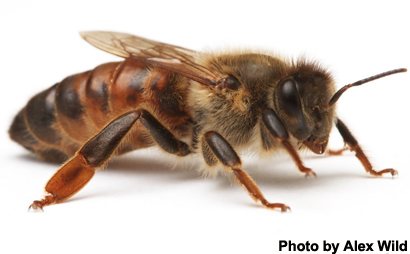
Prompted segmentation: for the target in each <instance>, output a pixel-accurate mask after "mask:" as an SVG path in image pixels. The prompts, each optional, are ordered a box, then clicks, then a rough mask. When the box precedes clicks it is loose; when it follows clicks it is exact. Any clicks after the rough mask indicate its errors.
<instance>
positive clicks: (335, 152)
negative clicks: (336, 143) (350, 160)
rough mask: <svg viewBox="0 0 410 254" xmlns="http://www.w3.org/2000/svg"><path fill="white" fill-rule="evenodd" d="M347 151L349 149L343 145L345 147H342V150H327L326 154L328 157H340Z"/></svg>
mask: <svg viewBox="0 0 410 254" xmlns="http://www.w3.org/2000/svg"><path fill="white" fill-rule="evenodd" d="M348 150H350V148H349V147H348V146H347V144H345V145H344V146H343V148H342V149H339V150H331V149H329V150H328V151H327V154H328V155H330V156H339V155H342V154H343V153H344V152H345V151H348Z"/></svg>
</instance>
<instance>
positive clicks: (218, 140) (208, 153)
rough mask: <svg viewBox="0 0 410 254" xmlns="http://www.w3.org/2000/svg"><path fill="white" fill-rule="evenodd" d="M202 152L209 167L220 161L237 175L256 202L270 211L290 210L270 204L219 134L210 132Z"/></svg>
mask: <svg viewBox="0 0 410 254" xmlns="http://www.w3.org/2000/svg"><path fill="white" fill-rule="evenodd" d="M202 150H203V151H202V152H203V156H204V159H205V161H206V163H207V164H208V165H209V166H213V165H216V164H217V163H218V161H219V162H220V163H222V164H223V165H224V166H225V167H226V168H227V169H228V170H231V172H232V173H233V174H234V175H235V179H236V180H237V182H238V183H239V184H240V185H241V186H242V187H244V188H245V189H246V190H247V192H248V194H249V195H250V196H251V197H252V198H253V200H255V201H260V202H261V203H262V205H263V206H264V207H266V208H269V209H275V208H279V209H280V210H281V211H282V212H286V211H287V210H290V207H289V206H287V205H285V204H282V203H270V202H268V201H267V200H266V198H265V197H264V196H263V194H262V192H261V191H260V190H259V188H258V186H257V185H256V183H255V182H254V181H253V180H252V178H251V177H250V176H249V175H248V174H247V173H246V172H245V171H243V170H242V169H241V160H240V159H239V157H238V155H237V154H236V152H235V151H234V150H233V148H232V146H231V145H230V144H229V143H228V142H227V141H226V140H225V139H224V138H223V137H222V136H221V135H220V134H218V133H216V132H213V131H209V132H207V133H206V134H205V135H204V138H203V140H202Z"/></svg>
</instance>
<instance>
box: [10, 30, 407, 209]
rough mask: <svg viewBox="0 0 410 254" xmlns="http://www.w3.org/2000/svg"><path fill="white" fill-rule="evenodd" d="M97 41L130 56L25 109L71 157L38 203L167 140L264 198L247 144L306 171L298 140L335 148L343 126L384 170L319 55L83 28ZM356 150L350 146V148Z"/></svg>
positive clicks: (347, 138) (26, 123)
mask: <svg viewBox="0 0 410 254" xmlns="http://www.w3.org/2000/svg"><path fill="white" fill-rule="evenodd" d="M81 36H82V37H83V38H84V39H85V40H86V41H87V42H89V43H91V44H92V45H94V46H95V47H97V48H99V49H102V50H104V51H107V52H109V53H112V54H114V55H117V56H120V57H123V58H125V60H124V61H122V62H111V63H106V64H102V65H100V66H98V67H96V68H95V69H93V70H91V71H87V72H83V73H79V74H76V75H73V76H70V77H67V78H65V79H64V80H62V81H61V82H59V83H57V84H55V85H54V86H52V87H50V88H48V89H47V90H45V91H43V92H41V93H39V94H37V95H35V96H34V97H33V98H31V99H30V100H29V102H28V103H27V105H26V106H25V107H24V108H23V109H22V110H21V111H20V112H19V113H18V115H17V116H16V117H15V119H14V121H13V123H12V125H11V127H10V130H9V134H10V137H11V138H12V139H13V140H14V141H16V142H18V143H19V144H21V145H22V146H24V147H25V148H27V149H28V150H30V151H31V152H33V153H35V154H36V155H37V156H38V157H40V158H42V159H44V160H46V161H57V162H65V163H64V164H63V165H62V166H61V168H60V169H59V170H58V171H57V172H56V173H55V174H54V175H53V176H52V177H51V179H50V180H49V181H48V182H47V184H46V187H45V191H46V192H47V194H46V195H45V197H44V198H43V199H41V200H36V201H34V202H33V203H32V204H31V205H30V207H29V209H30V208H31V209H41V210H42V209H43V207H44V206H47V205H50V204H53V203H60V202H62V201H64V200H67V199H68V198H70V197H71V196H73V195H74V194H76V193H77V192H78V191H79V190H81V189H82V188H83V187H84V186H85V185H86V184H87V183H88V182H89V181H90V180H91V178H92V177H93V176H94V173H95V171H96V170H97V169H100V168H103V167H104V165H106V163H107V162H108V161H109V159H110V158H111V157H112V156H114V155H120V154H123V153H126V152H129V151H132V150H136V149H142V148H147V147H151V146H157V147H159V148H160V149H161V150H162V151H163V152H165V153H169V154H173V155H175V156H176V157H185V156H189V155H193V154H199V155H200V156H199V157H200V158H201V159H202V161H203V163H204V165H206V167H205V169H204V174H207V175H216V174H217V173H218V172H219V171H225V172H227V173H228V174H229V175H231V176H232V177H233V178H234V179H236V181H237V182H238V184H239V185H241V186H242V187H244V188H245V189H246V190H247V192H248V194H249V195H250V196H251V197H252V198H253V199H254V200H255V201H257V202H260V203H261V204H262V205H263V206H264V207H266V208H269V209H280V210H281V211H282V212H284V211H287V210H289V209H290V208H289V206H287V205H286V204H282V203H270V202H268V201H267V200H266V199H265V197H264V196H263V194H262V192H261V191H260V190H259V188H258V186H257V185H256V183H255V182H254V181H253V180H252V179H251V177H250V176H249V175H248V174H247V173H246V172H245V171H244V170H243V169H242V163H241V159H240V157H239V155H238V154H240V152H242V151H244V150H247V149H249V148H250V147H251V148H253V149H255V150H256V151H257V152H258V153H261V154H262V153H263V154H269V153H275V152H277V151H278V150H285V151H287V153H288V154H289V155H290V157H291V158H292V159H293V161H294V162H295V164H296V166H297V168H298V169H299V171H300V172H301V173H303V174H305V175H306V176H309V175H313V176H316V174H315V172H314V171H313V170H312V169H310V168H308V167H306V166H305V165H304V163H303V162H302V160H301V158H300V156H299V150H303V149H308V150H310V151H312V152H313V153H316V154H324V153H325V151H326V149H327V144H328V140H329V133H330V131H331V130H332V127H333V125H334V124H335V125H336V128H337V129H338V130H339V132H340V134H341V136H342V137H343V139H344V142H345V144H346V145H347V146H348V148H349V149H350V150H351V151H353V152H355V155H356V157H357V158H358V159H359V160H360V162H361V163H362V164H363V166H364V168H365V170H366V172H368V173H370V174H371V175H374V176H382V175H383V174H387V173H388V174H391V175H393V176H394V175H396V174H397V171H396V170H394V169H392V168H388V169H384V170H381V171H376V170H374V169H373V166H372V165H371V163H370V162H369V160H368V158H367V156H366V155H365V154H364V152H363V150H362V149H361V147H360V145H359V143H358V142H357V140H356V138H355V137H354V136H353V135H352V133H351V132H350V131H349V129H348V128H347V127H346V125H345V124H344V123H343V122H342V121H341V120H340V119H339V118H338V117H337V115H336V112H335V106H334V105H335V103H336V102H337V100H338V99H339V98H340V96H341V95H342V94H343V93H344V92H345V91H346V90H348V89H349V88H351V87H353V86H359V85H362V84H364V83H367V82H369V81H372V80H375V79H378V78H381V77H385V76H387V75H391V74H395V73H399V72H405V71H406V69H396V70H392V71H388V72H385V73H381V74H379V75H375V76H372V77H370V78H367V79H363V80H360V81H357V82H355V83H352V84H349V85H346V86H344V87H342V88H341V89H339V90H338V91H336V86H335V82H334V80H333V78H332V76H331V74H330V73H329V72H328V71H327V70H326V69H324V68H322V67H321V66H320V65H319V64H318V63H317V62H314V61H308V60H306V59H303V58H301V59H298V60H296V61H289V60H286V59H284V58H283V57H280V56H277V55H275V54H273V53H271V52H260V51H253V50H242V51H228V52H222V51H221V52H216V53H215V52H214V53H210V52H197V51H193V50H189V49H185V48H182V47H178V46H174V45H169V44H165V43H161V42H157V41H152V40H148V39H145V38H142V37H137V36H133V35H129V34H125V33H116V32H101V31H97V32H84V33H81ZM344 150H345V149H342V150H340V151H339V153H341V152H342V151H344Z"/></svg>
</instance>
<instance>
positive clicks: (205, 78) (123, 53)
mask: <svg viewBox="0 0 410 254" xmlns="http://www.w3.org/2000/svg"><path fill="white" fill-rule="evenodd" d="M80 34H81V36H82V37H83V39H84V40H86V41H87V42H89V43H90V44H91V45H93V46H95V47H97V48H99V49H101V50H104V51H106V52H109V53H111V54H114V55H117V56H120V57H124V58H132V59H134V60H136V61H139V62H144V63H146V64H149V65H155V66H158V67H160V68H163V69H166V70H170V71H173V72H176V73H179V74H181V75H183V76H186V77H187V78H190V79H192V80H195V81H197V82H199V83H201V84H204V85H211V86H215V85H216V84H217V83H219V81H220V80H221V78H222V77H219V76H218V75H217V74H215V73H213V72H212V71H210V70H209V69H207V68H206V67H204V66H202V65H200V64H198V63H196V61H195V59H196V57H197V55H198V53H197V52H196V51H193V50H190V49H185V48H182V47H178V46H174V45H170V44H166V43H162V42H157V41H153V40H149V39H145V38H142V37H138V36H135V35H131V34H126V33H117V32H104V31H90V32H81V33H80Z"/></svg>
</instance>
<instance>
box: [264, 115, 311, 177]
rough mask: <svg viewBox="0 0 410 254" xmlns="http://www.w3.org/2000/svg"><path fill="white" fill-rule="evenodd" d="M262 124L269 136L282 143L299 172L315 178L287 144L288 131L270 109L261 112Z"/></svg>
mask: <svg viewBox="0 0 410 254" xmlns="http://www.w3.org/2000/svg"><path fill="white" fill-rule="evenodd" d="M262 122H263V123H264V125H265V127H266V128H267V129H268V131H269V132H270V134H271V135H272V136H273V137H274V138H275V139H277V140H279V141H280V142H281V143H282V146H283V147H284V148H285V149H286V150H287V151H288V153H289V155H290V156H291V157H292V159H293V161H294V162H295V164H296V166H297V167H298V169H299V171H300V172H302V173H304V174H305V176H306V177H307V176H309V175H310V174H312V175H314V176H315V177H316V173H315V172H314V171H313V170H311V169H310V168H307V167H305V165H303V162H302V160H301V159H300V157H299V154H298V152H297V151H296V150H295V148H294V147H293V146H292V144H291V143H290V142H289V133H288V131H287V130H286V129H285V127H284V126H283V124H282V122H281V121H280V119H279V117H278V116H277V115H276V113H275V112H274V111H273V110H272V109H270V108H267V109H265V110H264V111H263V113H262Z"/></svg>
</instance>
